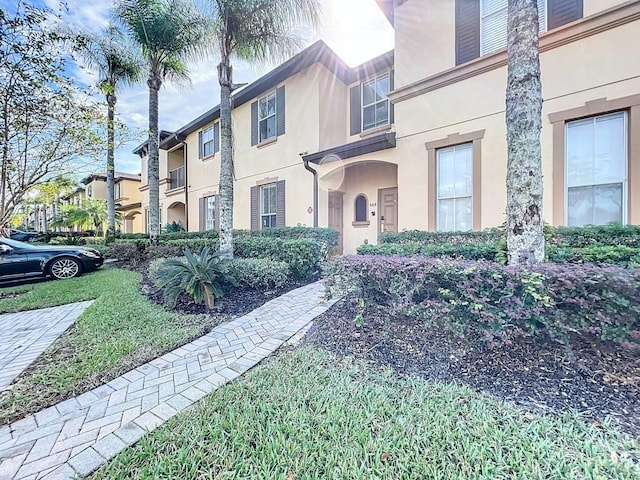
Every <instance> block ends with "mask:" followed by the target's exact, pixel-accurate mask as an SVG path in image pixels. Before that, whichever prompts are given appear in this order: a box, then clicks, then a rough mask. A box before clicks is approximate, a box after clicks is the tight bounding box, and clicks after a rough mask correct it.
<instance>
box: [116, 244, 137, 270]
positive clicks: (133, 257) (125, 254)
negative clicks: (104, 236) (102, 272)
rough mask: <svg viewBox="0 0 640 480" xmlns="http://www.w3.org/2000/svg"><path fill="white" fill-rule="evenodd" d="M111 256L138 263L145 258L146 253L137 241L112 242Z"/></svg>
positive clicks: (119, 259) (127, 262) (124, 261)
mask: <svg viewBox="0 0 640 480" xmlns="http://www.w3.org/2000/svg"><path fill="white" fill-rule="evenodd" d="M110 249H111V258H115V259H116V260H118V261H120V262H122V263H126V264H129V265H137V264H138V263H140V262H141V261H143V260H144V253H143V251H142V250H140V249H139V248H138V246H137V245H136V244H135V243H112V244H111V245H110Z"/></svg>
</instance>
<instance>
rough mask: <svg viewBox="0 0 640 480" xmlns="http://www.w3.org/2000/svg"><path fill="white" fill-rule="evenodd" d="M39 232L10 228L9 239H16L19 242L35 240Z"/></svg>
mask: <svg viewBox="0 0 640 480" xmlns="http://www.w3.org/2000/svg"><path fill="white" fill-rule="evenodd" d="M40 236H41V234H39V233H36V232H23V231H22V230H14V229H13V228H12V229H11V236H10V237H9V238H10V239H11V240H17V241H19V242H35V241H36V240H37V239H38V237H40Z"/></svg>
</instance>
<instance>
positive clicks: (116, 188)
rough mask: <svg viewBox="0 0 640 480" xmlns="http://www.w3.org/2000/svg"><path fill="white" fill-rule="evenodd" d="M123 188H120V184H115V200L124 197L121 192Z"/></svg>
mask: <svg viewBox="0 0 640 480" xmlns="http://www.w3.org/2000/svg"><path fill="white" fill-rule="evenodd" d="M121 190H122V189H121V188H120V182H114V184H113V199H114V200H117V199H118V198H120V196H121V195H122V192H121Z"/></svg>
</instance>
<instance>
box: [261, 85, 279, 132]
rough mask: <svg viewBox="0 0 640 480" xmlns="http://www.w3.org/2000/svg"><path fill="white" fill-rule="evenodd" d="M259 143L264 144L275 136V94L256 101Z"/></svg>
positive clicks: (272, 93)
mask: <svg viewBox="0 0 640 480" xmlns="http://www.w3.org/2000/svg"><path fill="white" fill-rule="evenodd" d="M258 132H259V135H260V138H259V141H260V142H264V141H265V140H269V139H270V138H273V137H275V136H276V134H277V131H276V92H271V93H270V94H268V95H266V96H264V97H262V98H261V99H260V100H258Z"/></svg>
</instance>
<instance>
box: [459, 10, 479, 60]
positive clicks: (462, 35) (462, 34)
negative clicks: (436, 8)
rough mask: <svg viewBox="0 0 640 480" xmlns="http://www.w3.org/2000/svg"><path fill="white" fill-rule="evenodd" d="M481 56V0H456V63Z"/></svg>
mask: <svg viewBox="0 0 640 480" xmlns="http://www.w3.org/2000/svg"><path fill="white" fill-rule="evenodd" d="M479 56H480V0H456V65H460V64H462V63H466V62H468V61H470V60H473V59H474V58H478V57H479Z"/></svg>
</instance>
